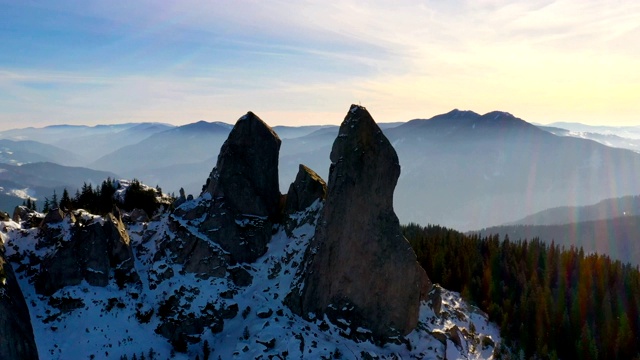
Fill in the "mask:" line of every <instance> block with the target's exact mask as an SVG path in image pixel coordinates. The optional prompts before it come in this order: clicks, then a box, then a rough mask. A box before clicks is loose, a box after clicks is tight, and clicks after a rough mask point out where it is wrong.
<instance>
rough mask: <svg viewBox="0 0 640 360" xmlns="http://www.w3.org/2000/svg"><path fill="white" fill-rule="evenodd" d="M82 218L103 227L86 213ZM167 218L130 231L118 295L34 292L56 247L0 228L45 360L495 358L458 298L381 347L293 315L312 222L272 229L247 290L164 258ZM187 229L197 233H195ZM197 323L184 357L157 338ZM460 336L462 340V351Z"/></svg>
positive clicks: (65, 225)
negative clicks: (128, 267) (204, 320)
mask: <svg viewBox="0 0 640 360" xmlns="http://www.w3.org/2000/svg"><path fill="white" fill-rule="evenodd" d="M193 201H197V199H196V200H193ZM190 205H192V204H189V203H187V204H185V205H184V206H190ZM320 206H321V204H319V203H316V204H315V205H314V206H313V207H311V208H310V209H308V210H307V211H306V213H299V214H297V216H299V217H300V219H303V218H309V217H310V216H311V217H313V216H314V215H315V216H317V215H316V214H318V210H319V207H320ZM81 216H82V217H83V218H84V219H85V220H86V221H103V220H102V218H101V217H98V216H92V215H89V214H87V213H84V214H82V215H81ZM316 220H317V219H316ZM172 221H174V220H172V219H171V215H170V214H164V215H163V216H162V217H161V218H160V219H159V220H156V221H152V222H149V223H137V224H130V225H128V231H129V235H130V238H131V243H132V247H133V249H134V254H135V256H136V263H135V267H136V270H137V271H138V274H139V275H140V278H141V283H139V284H133V285H126V286H125V287H124V288H118V286H116V284H115V281H111V282H110V284H109V285H108V286H106V287H95V286H90V285H89V284H87V283H86V282H83V283H81V284H80V285H77V286H71V287H66V288H63V289H61V290H59V291H57V292H56V293H55V294H53V295H52V296H42V295H38V294H36V293H35V290H34V286H33V279H34V274H35V273H36V272H37V271H38V269H39V267H38V263H39V261H40V259H43V258H44V257H46V256H49V255H50V254H52V253H53V252H55V250H56V247H57V246H59V244H53V245H50V246H43V245H42V244H40V243H39V240H40V238H39V235H38V232H39V230H38V229H37V228H32V229H25V228H22V227H21V225H20V224H17V223H15V222H12V221H10V222H4V223H1V224H0V229H4V231H3V232H4V234H3V238H4V240H5V247H6V255H7V257H8V259H9V260H10V261H11V262H12V265H13V267H14V269H15V270H16V273H17V275H18V278H19V280H18V281H19V282H20V286H21V288H22V290H23V292H24V295H25V298H26V300H27V303H28V304H29V307H30V311H31V319H32V323H33V328H34V332H35V338H36V343H37V346H38V350H39V353H40V357H41V359H92V358H95V359H124V358H127V359H132V358H133V356H134V355H136V357H137V358H138V359H140V358H142V355H144V357H145V358H146V359H149V358H155V359H169V358H175V359H195V358H200V359H205V358H207V356H206V355H210V356H209V357H208V358H210V359H218V358H220V359H234V358H237V359H274V358H275V359H285V358H286V359H321V358H325V359H328V358H343V359H362V358H372V359H399V358H401V359H444V358H446V359H491V358H492V356H493V351H494V348H495V347H496V346H497V345H498V344H499V343H500V336H499V331H498V328H497V326H496V325H494V324H491V323H489V322H488V321H487V317H486V316H485V315H484V314H482V313H481V312H480V311H478V310H477V309H474V308H472V307H470V306H468V305H467V304H465V303H464V301H463V300H462V299H461V297H460V295H459V294H457V293H453V292H449V291H446V290H442V293H441V296H442V310H441V312H440V313H439V314H436V312H435V311H434V309H433V308H432V301H429V302H423V304H422V307H421V311H420V320H419V325H418V327H417V328H416V329H415V330H414V331H413V332H411V333H410V334H409V335H407V336H406V338H405V339H399V341H398V343H397V344H393V343H392V344H386V345H384V346H382V347H381V346H377V345H375V344H373V343H371V342H356V341H354V340H349V339H347V338H345V337H343V336H341V333H342V332H344V331H345V330H343V329H342V328H341V326H340V325H341V324H337V325H336V324H332V323H330V322H328V321H326V320H325V319H316V320H315V322H307V321H305V320H303V319H302V318H300V317H298V316H296V315H294V314H293V313H292V312H291V311H290V310H289V309H288V308H287V307H286V306H285V305H284V304H283V300H284V298H285V297H286V295H287V294H288V292H289V291H290V286H291V283H292V281H293V279H294V276H295V274H296V271H297V269H298V266H299V265H300V264H301V263H302V258H303V254H304V251H305V249H306V247H307V244H308V242H309V240H310V239H311V238H312V237H313V234H314V231H315V226H314V223H315V221H313V222H312V223H311V224H305V225H302V226H300V227H298V228H296V229H294V230H293V232H292V233H291V234H290V236H289V235H287V233H286V232H285V231H284V229H283V228H282V227H281V226H277V227H275V228H274V235H273V238H272V240H271V242H270V244H269V249H268V251H267V253H266V254H265V255H264V256H263V257H261V258H260V259H258V261H257V262H255V263H253V264H242V265H241V266H242V267H243V268H244V269H245V270H247V272H248V273H249V274H250V275H251V277H252V278H253V279H252V281H251V283H250V284H249V285H248V286H238V285H237V284H234V283H233V282H232V281H231V280H229V276H227V277H226V278H209V279H203V278H200V277H198V276H196V275H195V274H190V273H186V272H184V271H183V269H182V266H181V265H177V264H173V263H171V262H170V261H168V260H167V259H169V257H168V256H166V254H162V253H159V252H158V250H157V249H158V248H159V247H158V245H159V244H160V243H161V242H162V241H171V240H172V239H173V238H174V237H175V234H173V232H172V231H171V226H170V225H171V222H172ZM187 225H188V224H187ZM56 226H57V227H59V228H60V230H61V232H62V234H63V238H64V239H69V238H70V236H71V232H72V231H73V226H74V225H73V224H71V223H70V222H69V221H68V220H65V221H64V222H62V223H60V224H58V225H56ZM189 229H190V230H191V231H195V227H194V226H189ZM62 241H65V240H62ZM202 316H210V317H211V318H215V319H218V320H219V321H214V322H213V324H212V325H210V326H206V327H205V328H203V329H202V331H201V332H200V333H199V335H198V336H191V337H187V338H186V339H184V340H185V343H184V344H182V345H186V346H185V348H184V349H181V348H180V345H178V347H177V349H178V350H186V352H181V351H176V349H174V348H173V346H172V344H170V342H169V341H168V340H167V339H166V338H165V337H163V336H161V335H159V334H158V332H160V331H158V329H160V328H161V327H162V326H163V325H164V324H166V323H168V322H172V321H178V322H181V321H182V322H184V321H190V320H192V319H197V318H199V317H202ZM345 321H346V320H345ZM344 328H345V329H346V327H344ZM358 331H361V332H363V333H366V332H367V331H368V330H366V329H358ZM450 334H457V335H453V336H452V335H450ZM456 337H459V338H460V339H461V340H460V341H459V342H458V344H454V342H456V341H455V338H456ZM174 345H176V344H174ZM209 352H210V354H209Z"/></svg>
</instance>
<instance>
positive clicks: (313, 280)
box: [288, 105, 431, 341]
mask: <svg viewBox="0 0 640 360" xmlns="http://www.w3.org/2000/svg"><path fill="white" fill-rule="evenodd" d="M331 162H332V165H331V168H330V174H329V185H328V194H327V200H326V203H325V205H324V208H323V212H322V214H321V217H320V220H319V221H318V227H317V229H316V235H315V238H314V240H312V243H311V244H310V247H309V250H308V251H307V255H306V260H305V261H306V266H305V268H306V270H305V271H304V273H303V274H302V275H301V277H302V279H301V281H300V284H302V288H301V289H299V292H298V294H297V295H296V294H295V292H296V290H294V293H292V298H291V299H289V300H290V301H288V303H289V305H290V306H291V308H292V310H294V311H295V312H298V313H299V314H300V315H302V316H304V317H308V316H309V313H314V314H317V315H322V314H326V315H327V316H328V317H329V319H330V320H332V321H333V322H334V323H337V324H338V323H343V324H344V322H336V320H338V319H345V320H347V323H349V325H348V327H350V328H351V330H352V331H351V333H352V334H353V333H355V332H356V329H357V328H358V327H362V328H366V329H369V330H370V331H371V333H372V336H373V338H374V339H376V340H378V341H385V340H387V339H389V338H391V337H393V336H397V335H406V334H408V333H409V332H411V331H412V330H413V329H414V328H415V326H416V324H417V320H418V312H419V307H420V301H421V299H423V298H424V297H425V296H426V292H427V291H428V288H429V287H430V285H431V284H430V282H429V279H428V278H427V275H426V273H425V272H424V270H423V269H422V268H421V267H420V266H419V265H418V263H417V261H416V255H415V253H414V252H413V250H412V249H411V246H410V245H409V243H408V242H407V240H406V239H405V238H404V237H403V236H402V234H401V231H400V224H399V221H398V218H397V216H396V215H395V213H394V211H393V191H394V189H395V186H396V183H397V180H398V177H399V176H400V164H399V161H398V156H397V155H396V152H395V150H394V149H393V147H392V146H391V144H390V143H389V141H388V140H387V138H386V137H385V136H384V135H383V134H382V131H381V130H380V128H379V127H378V125H377V124H376V123H375V122H374V120H373V119H372V118H371V115H369V113H368V112H367V110H366V109H365V108H363V107H360V106H356V105H352V106H351V109H350V110H349V113H348V114H347V116H346V118H345V120H344V122H343V123H342V125H341V126H340V133H339V135H338V137H337V139H336V140H335V142H334V144H333V148H332V151H331ZM298 296H299V299H296V297H298Z"/></svg>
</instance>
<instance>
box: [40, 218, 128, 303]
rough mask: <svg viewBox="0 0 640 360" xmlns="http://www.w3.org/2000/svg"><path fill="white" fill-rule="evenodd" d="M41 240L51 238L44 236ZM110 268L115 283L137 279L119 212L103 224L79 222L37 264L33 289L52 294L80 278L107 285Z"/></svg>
mask: <svg viewBox="0 0 640 360" xmlns="http://www.w3.org/2000/svg"><path fill="white" fill-rule="evenodd" d="M42 242H43V243H45V244H50V243H51V242H52V241H51V239H47V238H46V236H45V237H44V238H43V239H42ZM112 271H113V276H114V279H115V281H116V283H117V284H118V286H124V284H125V283H127V282H137V281H138V280H139V277H138V274H137V272H136V271H135V268H134V257H133V252H132V251H131V246H130V241H129V235H128V234H127V231H126V229H125V227H124V224H123V223H122V219H121V217H120V213H119V212H115V213H110V214H108V215H107V216H106V220H105V221H104V224H101V223H100V222H93V223H90V224H87V225H84V226H82V225H78V227H77V228H75V229H74V231H73V235H72V236H71V239H70V240H68V241H61V242H60V246H59V247H58V248H57V249H56V250H55V252H54V253H52V254H50V255H49V256H48V257H47V258H45V259H43V261H42V263H41V264H40V272H39V273H38V276H37V280H36V283H35V287H36V292H38V293H40V294H44V295H51V294H53V293H54V292H56V291H57V290H58V289H61V288H63V287H65V286H70V285H77V284H79V283H80V282H81V281H82V280H86V281H87V282H88V283H89V284H91V285H94V286H106V285H107V284H108V283H109V277H110V274H111V272H112Z"/></svg>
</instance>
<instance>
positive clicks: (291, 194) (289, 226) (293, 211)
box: [284, 164, 327, 235]
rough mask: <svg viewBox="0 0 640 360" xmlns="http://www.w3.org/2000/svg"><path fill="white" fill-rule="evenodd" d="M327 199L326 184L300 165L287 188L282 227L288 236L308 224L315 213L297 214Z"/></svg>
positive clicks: (311, 171) (313, 172)
mask: <svg viewBox="0 0 640 360" xmlns="http://www.w3.org/2000/svg"><path fill="white" fill-rule="evenodd" d="M326 197H327V184H326V183H325V182H324V180H322V178H321V177H320V176H319V175H318V174H316V172H315V171H313V170H311V169H310V168H308V167H306V166H304V165H302V164H300V167H299V169H298V175H296V179H295V181H294V182H293V183H291V185H290V186H289V191H288V192H287V196H286V201H285V206H284V216H285V219H284V227H285V230H286V231H287V233H288V234H289V235H291V233H292V231H293V229H295V228H297V227H299V226H301V225H303V224H306V223H310V222H311V221H312V220H313V219H314V218H315V216H316V213H317V212H313V213H309V214H306V216H303V217H301V216H299V215H297V213H298V212H301V211H304V210H306V209H308V208H309V207H310V206H311V205H313V203H315V202H316V201H318V200H320V201H324V200H325V199H326Z"/></svg>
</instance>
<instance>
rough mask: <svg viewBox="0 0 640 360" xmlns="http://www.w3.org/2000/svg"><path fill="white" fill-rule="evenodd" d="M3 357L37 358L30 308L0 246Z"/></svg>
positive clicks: (0, 345)
mask: <svg viewBox="0 0 640 360" xmlns="http://www.w3.org/2000/svg"><path fill="white" fill-rule="evenodd" d="M0 358H2V359H3V360H25V359H26V360H30V359H38V350H37V349H36V343H35V339H34V337H33V328H32V326H31V319H30V317H29V308H28V307H27V303H26V302H25V300H24V296H23V295H22V291H20V287H19V286H18V281H17V279H16V277H15V275H14V273H13V269H12V268H11V265H10V264H9V263H7V262H6V261H5V258H4V254H3V251H2V250H1V249H0Z"/></svg>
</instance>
